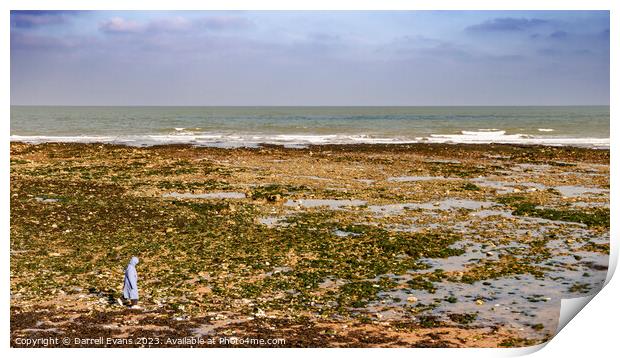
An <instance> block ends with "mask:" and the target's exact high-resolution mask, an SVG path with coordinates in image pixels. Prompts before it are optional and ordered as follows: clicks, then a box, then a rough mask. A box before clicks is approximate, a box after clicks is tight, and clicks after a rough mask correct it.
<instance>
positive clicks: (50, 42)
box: [11, 33, 93, 51]
mask: <svg viewBox="0 0 620 358" xmlns="http://www.w3.org/2000/svg"><path fill="white" fill-rule="evenodd" d="M92 42H93V40H92V39H89V38H85V37H77V36H62V37H54V36H47V35H36V34H31V33H11V50H17V49H22V50H23V49H31V50H52V51H54V50H62V51H65V50H70V49H75V48H78V47H81V46H84V45H88V44H91V43H92Z"/></svg>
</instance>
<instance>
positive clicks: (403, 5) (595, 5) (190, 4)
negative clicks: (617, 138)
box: [0, 0, 620, 357]
mask: <svg viewBox="0 0 620 358" xmlns="http://www.w3.org/2000/svg"><path fill="white" fill-rule="evenodd" d="M0 8H2V12H1V13H0V19H1V21H0V23H1V24H2V26H1V27H0V39H1V40H0V46H1V47H2V52H3V56H2V59H1V61H2V66H1V70H0V71H1V72H0V73H1V74H2V76H1V78H3V79H4V83H3V86H2V87H0V88H1V90H0V95H1V98H2V103H3V105H2V106H1V109H0V111H1V112H0V114H1V116H2V117H1V118H2V121H0V123H1V125H2V129H3V130H2V143H3V144H4V148H5V150H4V151H3V152H2V155H3V160H2V162H1V164H0V165H2V169H3V173H5V174H4V175H3V176H2V177H1V178H0V183H1V186H2V188H3V189H4V190H2V193H1V194H0V195H1V198H0V200H1V205H2V208H3V209H4V210H3V213H4V216H3V217H2V220H1V225H2V232H3V233H5V235H3V236H2V237H3V238H5V241H4V245H5V246H4V247H5V251H4V252H3V254H4V255H3V257H4V260H3V264H2V265H1V272H2V277H3V278H4V279H3V280H2V292H3V293H4V295H3V297H4V298H5V299H4V300H2V303H1V304H2V312H1V313H0V314H1V315H2V316H0V317H2V322H3V326H2V329H3V332H4V339H5V340H4V342H5V346H4V348H5V350H9V349H8V347H9V332H10V326H9V300H8V296H9V258H10V254H9V247H8V246H9V240H8V233H9V232H10V218H9V190H10V189H9V175H8V173H9V135H10V122H9V118H10V115H9V111H10V97H9V96H10V81H9V78H10V67H9V66H10V57H9V41H10V28H9V10H10V9H23V10H49V9H76V10H87V9H89V10H106V9H107V10H198V9H201V10H278V9H279V10H611V17H610V23H611V29H610V30H611V37H610V44H611V59H612V60H611V62H610V63H611V69H610V70H611V88H610V90H611V92H610V95H611V107H612V108H611V117H610V119H611V120H610V125H611V131H610V133H612V134H613V133H616V130H617V129H618V125H617V124H616V123H615V122H616V121H617V120H618V119H617V118H616V117H617V115H616V111H615V105H616V104H617V103H618V101H617V100H618V97H617V93H618V91H617V88H618V81H617V74H618V71H617V67H618V63H619V62H618V61H617V60H616V61H614V60H613V59H617V58H618V44H620V36H619V35H620V34H619V29H620V26H618V24H620V15H618V13H619V12H620V2H619V1H614V0H589V1H587V0H584V1H581V0H520V1H519V0H469V1H464V0H435V1H430V0H429V1H424V2H422V1H414V0H382V1H378V0H358V1H355V0H340V1H335V0H332V1H329V0H313V1H312V0H296V1H285V0H260V1H259V0H231V1H224V0H217V1H208V2H207V1H198V0H175V1H165V0H131V1H129V0H126V1H123V0H106V1H103V0H102V1H100V2H95V1H94V0H5V1H2V2H0ZM612 137H613V135H612ZM611 155H612V158H616V157H617V145H616V144H615V143H614V142H613V141H612V142H611ZM616 172H617V169H616V166H615V165H613V163H612V165H611V194H610V196H611V198H612V199H611V202H610V203H611V212H612V222H613V221H614V220H613V219H616V218H617V215H615V214H616V213H617V212H618V210H617V209H618V206H617V205H616V199H615V198H616V197H617V194H616V193H617V191H618V189H617V188H618V184H619V181H618V180H617V177H618V176H617V173H616ZM617 232H618V229H617V226H616V225H612V227H611V238H612V239H611V240H612V256H613V257H614V262H613V263H610V268H612V267H615V262H617V261H616V260H617V253H618V240H617V235H616V234H617ZM610 278H611V274H610V275H608V280H609V279H610ZM619 298H620V284H619V283H618V280H617V279H616V280H615V281H611V283H610V284H609V285H607V286H606V287H605V289H604V290H603V294H602V295H601V294H599V295H596V296H595V297H594V298H593V299H592V302H591V303H590V304H589V305H587V307H586V308H585V309H584V310H583V312H582V313H581V314H579V315H578V316H577V317H576V318H575V319H574V320H573V321H574V322H571V323H569V324H568V325H567V326H566V328H565V329H564V330H562V332H561V333H560V334H558V336H556V337H555V338H554V339H552V340H551V341H550V342H549V343H548V345H547V348H545V349H543V350H541V351H540V352H539V353H538V355H539V356H560V355H568V356H576V355H583V356H585V355H600V356H608V355H609V352H613V351H615V350H617V348H616V344H615V343H616V340H617V327H618V324H617V320H618V317H620V309H618V306H619V303H618V302H620V301H619V300H618V299H619ZM539 348H540V347H539ZM534 350H536V349H521V350H518V349H517V350H511V349H501V350H500V349H464V350H463V349H461V350H453V349H435V350H420V349H417V350H411V349H392V350H389V351H378V350H376V349H365V350H355V351H351V350H343V349H338V350H326V349H323V350H321V351H320V354H328V355H341V354H343V353H345V354H346V353H352V354H355V355H360V354H361V355H363V356H366V355H367V356H374V355H377V354H385V352H389V354H391V355H398V356H409V357H410V356H411V355H420V354H422V355H424V356H428V355H432V356H440V357H445V356H452V355H459V356H471V357H480V356H482V357H484V356H497V355H520V354H524V353H529V352H532V351H534ZM172 352H179V351H177V350H175V351H172ZM172 352H171V351H169V350H167V349H150V350H142V351H136V350H132V351H131V352H129V351H126V350H123V351H108V350H101V349H97V350H93V349H89V350H84V349H69V350H67V349H62V350H60V349H55V350H45V351H43V352H42V351H37V350H24V349H20V350H15V349H14V350H11V352H10V353H9V352H5V353H9V354H25V355H35V354H36V355H38V354H41V353H43V354H45V355H52V356H55V355H62V356H63V357H65V356H67V355H70V356H78V355H79V356H83V355H84V354H89V355H92V354H95V355H106V356H107V355H110V354H122V355H125V354H136V353H140V354H141V353H145V354H148V355H150V356H152V355H155V356H161V355H168V354H169V353H172ZM182 353H183V354H192V355H201V356H203V355H205V354H207V355H213V354H216V355H219V354H221V355H224V354H225V355H230V354H233V355H237V354H239V355H241V354H243V355H246V354H252V355H257V354H258V355H265V356H266V355H269V356H274V355H275V356H289V355H290V354H295V355H300V356H314V355H316V354H317V353H319V352H317V351H316V350H314V349H305V350H295V351H294V352H293V351H291V350H288V349H260V350H252V351H248V350H242V349H233V350H230V349H227V350H225V351H222V350H213V349H211V350H193V351H188V350H184V351H183V352H182Z"/></svg>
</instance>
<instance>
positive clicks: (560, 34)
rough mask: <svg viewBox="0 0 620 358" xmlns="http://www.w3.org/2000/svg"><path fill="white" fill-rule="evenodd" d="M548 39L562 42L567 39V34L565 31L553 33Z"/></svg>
mask: <svg viewBox="0 0 620 358" xmlns="http://www.w3.org/2000/svg"><path fill="white" fill-rule="evenodd" d="M549 37H550V38H552V39H554V40H564V39H565V38H567V37H568V32H566V31H555V32H552V33H551V34H550V35H549Z"/></svg>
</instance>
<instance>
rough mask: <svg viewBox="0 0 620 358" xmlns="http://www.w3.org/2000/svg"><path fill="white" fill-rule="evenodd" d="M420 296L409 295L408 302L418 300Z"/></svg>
mask: <svg viewBox="0 0 620 358" xmlns="http://www.w3.org/2000/svg"><path fill="white" fill-rule="evenodd" d="M417 301H418V298H417V297H415V296H409V297H407V302H417Z"/></svg>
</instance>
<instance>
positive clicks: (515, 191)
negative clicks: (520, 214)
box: [512, 188, 521, 193]
mask: <svg viewBox="0 0 620 358" xmlns="http://www.w3.org/2000/svg"><path fill="white" fill-rule="evenodd" d="M512 192H513V193H520V192H521V189H517V188H514V190H513V191H512Z"/></svg>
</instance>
